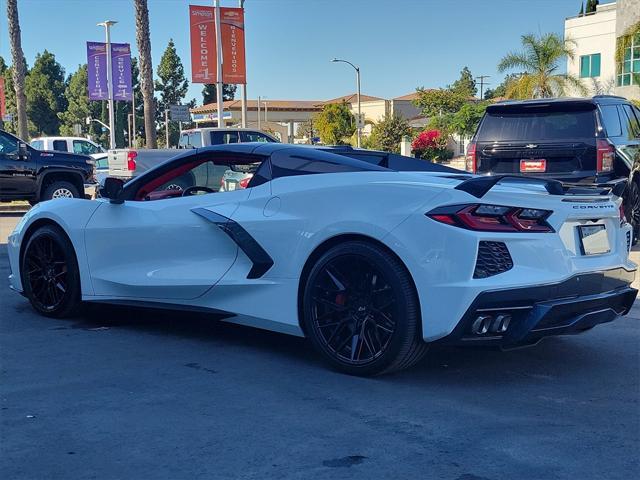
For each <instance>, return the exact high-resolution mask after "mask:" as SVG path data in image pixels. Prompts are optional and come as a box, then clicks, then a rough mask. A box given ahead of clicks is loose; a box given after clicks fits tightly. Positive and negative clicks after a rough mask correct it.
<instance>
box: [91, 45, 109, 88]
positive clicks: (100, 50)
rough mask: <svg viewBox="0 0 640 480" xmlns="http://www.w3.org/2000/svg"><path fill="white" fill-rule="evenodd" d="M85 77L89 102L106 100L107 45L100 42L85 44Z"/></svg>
mask: <svg viewBox="0 0 640 480" xmlns="http://www.w3.org/2000/svg"><path fill="white" fill-rule="evenodd" d="M87 76H88V79H89V82H88V83H89V84H88V87H89V100H108V99H109V90H108V88H107V45H106V44H105V43H102V42H87Z"/></svg>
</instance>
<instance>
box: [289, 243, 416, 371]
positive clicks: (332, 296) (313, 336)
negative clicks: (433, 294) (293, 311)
mask: <svg viewBox="0 0 640 480" xmlns="http://www.w3.org/2000/svg"><path fill="white" fill-rule="evenodd" d="M302 311H303V323H304V327H305V331H306V333H307V335H308V336H309V338H310V340H311V342H312V343H313V345H314V347H315V348H316V349H317V350H318V351H319V352H320V353H321V354H322V356H323V357H324V358H325V359H326V360H327V361H328V362H329V363H330V364H331V365H333V366H334V367H336V368H337V369H339V370H341V371H343V372H345V373H349V374H352V375H378V374H382V373H389V372H392V371H395V370H402V369H404V368H408V367H409V366H411V365H413V364H414V363H416V362H417V361H418V360H420V359H421V358H422V356H423V355H424V354H425V353H426V350H427V344H426V343H425V342H424V341H423V340H422V338H421V335H420V312H419V304H418V298H417V294H416V292H415V288H414V286H413V282H412V281H411V277H410V275H409V272H407V270H406V268H405V267H404V265H402V264H401V262H400V261H399V260H398V259H397V258H396V257H395V256H393V255H392V254H391V253H389V252H387V251H386V250H385V249H383V248H381V247H379V246H377V245H374V244H370V243H367V242H362V241H352V242H346V243H343V244H340V245H338V246H336V247H333V248H331V249H330V250H329V251H327V252H326V253H325V254H324V255H322V256H321V257H320V258H319V259H318V261H317V262H316V264H315V265H314V266H313V267H312V268H311V270H310V272H309V275H308V277H307V281H306V285H305V289H304V295H303V305H302Z"/></svg>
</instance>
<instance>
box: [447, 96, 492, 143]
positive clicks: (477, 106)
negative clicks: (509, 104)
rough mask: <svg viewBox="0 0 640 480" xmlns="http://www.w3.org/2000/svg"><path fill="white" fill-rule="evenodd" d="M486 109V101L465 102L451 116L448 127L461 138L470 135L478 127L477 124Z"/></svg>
mask: <svg viewBox="0 0 640 480" xmlns="http://www.w3.org/2000/svg"><path fill="white" fill-rule="evenodd" d="M486 109H487V103H486V102H481V103H474V102H470V103H466V104H464V105H463V106H462V108H460V110H458V111H457V112H456V113H454V114H453V115H452V116H451V122H450V127H451V130H452V131H453V132H454V133H457V134H458V135H460V137H461V138H462V139H465V138H469V137H471V136H472V135H473V134H474V133H475V132H476V128H478V124H479V123H480V120H481V119H482V116H483V115H484V112H485V110H486Z"/></svg>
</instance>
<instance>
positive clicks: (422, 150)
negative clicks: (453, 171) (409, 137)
mask: <svg viewBox="0 0 640 480" xmlns="http://www.w3.org/2000/svg"><path fill="white" fill-rule="evenodd" d="M411 150H412V151H413V152H414V153H415V154H416V156H417V157H419V158H423V159H425V160H431V161H440V162H441V161H443V160H446V159H448V158H451V151H450V150H448V149H447V137H446V135H443V134H442V132H441V131H440V130H436V129H431V130H424V131H423V132H420V133H419V134H418V136H417V137H416V138H414V139H413V142H412V143H411Z"/></svg>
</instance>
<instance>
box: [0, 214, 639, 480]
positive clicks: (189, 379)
mask: <svg viewBox="0 0 640 480" xmlns="http://www.w3.org/2000/svg"><path fill="white" fill-rule="evenodd" d="M18 219H19V216H6V215H5V216H0V370H1V376H0V405H1V410H0V419H1V427H0V478H3V479H65V480H66V479H72V478H73V479H81V478H82V479H84V478H87V479H89V478H91V479H154V480H157V479H165V478H166V479H193V478H207V479H212V478H248V479H263V478H300V479H310V478H314V479H315V478H363V479H364V478H367V479H378V478H394V479H395V478H397V479H402V478H420V479H451V480H499V479H508V480H515V479H545V480H547V479H581V480H587V479H594V480H595V479H598V480H601V479H625V480H626V479H631V478H640V459H639V454H638V452H640V404H639V398H640V323H639V320H640V308H639V307H635V308H634V310H633V311H632V313H631V314H630V315H629V316H628V317H625V318H622V319H619V320H617V321H616V322H614V323H611V324H607V325H602V326H599V327H596V328H595V329H594V330H592V331H591V332H588V333H586V334H584V335H581V336H575V337H563V338H553V339H549V340H547V341H545V342H543V343H541V344H539V345H537V346H536V347H533V348H527V349H521V350H516V351H510V352H501V351H497V350H490V349H460V348H445V347H437V348H433V349H432V350H431V352H430V354H429V355H428V356H427V358H426V359H425V360H423V361H422V362H421V363H420V364H419V365H418V366H417V367H416V368H413V369H411V370H410V371H406V372H403V373H400V374H397V375H393V376H387V377H381V378H375V379H362V378H353V377H348V376H344V375H341V374H338V373H334V372H332V371H330V370H328V369H327V368H325V366H324V365H323V364H322V363H321V362H320V360H319V358H318V357H317V356H316V355H315V354H314V353H313V352H312V351H311V349H310V345H309V344H308V343H307V342H306V341H305V340H303V339H298V338H293V337H287V336H284V335H279V334H275V333H269V332H263V331H259V330H254V329H250V328H244V327H240V326H236V325H230V324H225V323H223V322H218V321H216V319H215V318H212V317H207V316H202V315H187V314H182V313H168V312H158V311H138V310H131V309H122V308H114V307H94V308H92V309H91V310H89V311H88V312H87V314H85V315H84V316H83V317H80V318H76V319H72V320H52V319H47V318H44V317H40V316H38V315H36V314H34V313H33V311H32V310H31V308H30V306H29V304H28V302H27V300H25V299H24V298H22V297H21V296H19V295H17V294H15V293H13V292H11V291H10V290H9V289H8V287H7V286H6V281H5V280H4V279H5V278H6V276H7V275H8V274H9V265H8V260H7V256H6V235H7V234H8V233H9V231H10V230H11V229H12V228H13V225H14V224H15V223H16V222H17V221H18Z"/></svg>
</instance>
